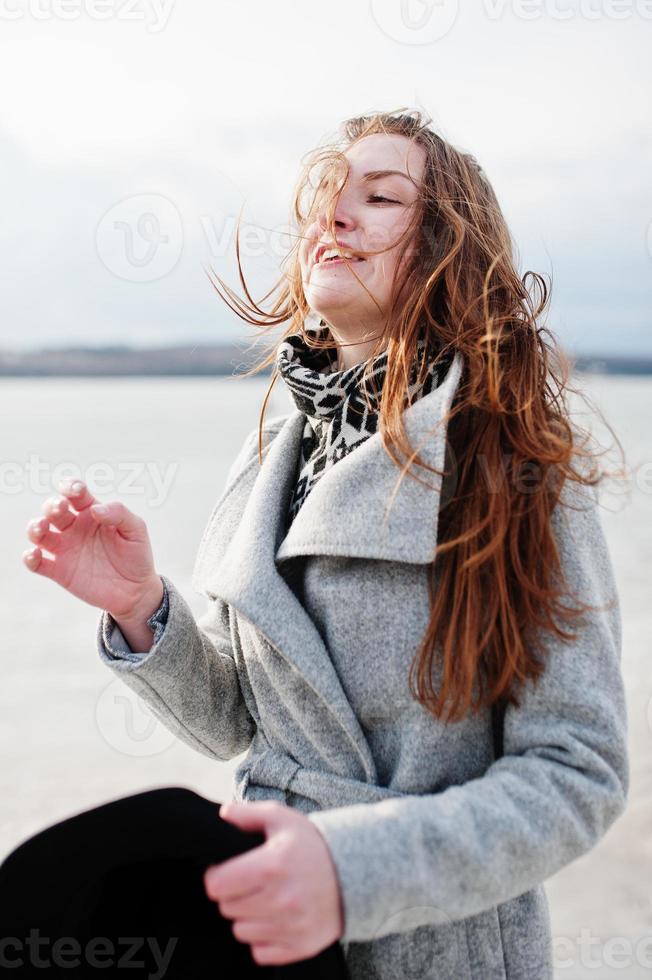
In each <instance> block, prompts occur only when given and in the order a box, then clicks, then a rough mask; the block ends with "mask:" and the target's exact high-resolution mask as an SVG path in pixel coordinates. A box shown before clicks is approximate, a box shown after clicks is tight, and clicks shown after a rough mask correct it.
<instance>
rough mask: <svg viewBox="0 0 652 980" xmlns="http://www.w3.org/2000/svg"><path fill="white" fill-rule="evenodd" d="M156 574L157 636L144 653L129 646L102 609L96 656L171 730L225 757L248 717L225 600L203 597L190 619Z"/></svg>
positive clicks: (243, 744)
mask: <svg viewBox="0 0 652 980" xmlns="http://www.w3.org/2000/svg"><path fill="white" fill-rule="evenodd" d="M161 578H162V579H163V581H164V583H165V586H166V589H167V594H168V603H169V610H168V617H167V622H166V624H165V628H164V630H163V632H162V634H161V635H160V637H159V639H158V640H157V641H156V642H155V643H154V644H153V646H152V647H151V649H150V650H149V651H148V652H146V653H142V652H133V651H131V649H130V647H129V645H128V644H127V642H126V640H125V639H124V637H123V636H122V633H121V632H120V630H119V628H118V626H117V625H115V624H114V625H113V626H112V627H111V626H109V620H108V618H107V617H108V613H107V612H106V610H104V611H103V613H102V616H101V617H100V622H99V624H98V629H97V646H98V652H99V655H100V659H101V660H102V662H103V663H104V664H106V666H107V667H109V668H110V669H111V670H112V671H113V672H114V673H115V674H117V675H118V676H119V677H120V678H121V680H123V681H124V682H125V684H127V685H128V686H129V687H130V688H131V689H132V690H133V691H134V692H135V693H136V694H138V695H139V696H140V697H142V699H143V701H144V702H145V703H146V704H147V705H148V707H149V708H150V709H151V711H152V712H153V714H154V715H155V716H156V717H157V718H158V719H159V720H160V721H161V722H162V723H163V724H164V725H165V726H166V728H168V729H169V730H170V731H172V732H174V734H175V735H177V736H178V738H180V739H181V740H182V741H184V742H186V743H187V744H188V745H190V746H191V747H192V748H193V749H196V750H197V751H198V752H202V753H203V754H204V755H209V756H211V757H212V758H214V759H220V760H221V761H226V760H228V759H232V758H233V757H234V756H236V755H239V754H240V753H241V752H244V751H245V749H247V748H248V746H249V743H250V742H251V740H252V738H253V737H254V734H255V724H254V720H253V718H252V717H251V714H250V713H249V710H248V708H247V706H246V704H245V701H244V699H243V697H242V692H241V690H240V683H239V680H238V674H237V669H236V664H235V660H234V658H233V652H232V648H231V642H230V631H229V612H228V607H227V606H226V604H225V603H223V602H222V601H221V600H217V599H216V600H209V605H208V607H207V609H206V610H205V612H204V613H203V614H202V615H201V616H200V617H199V618H198V619H195V617H194V615H193V613H192V610H191V609H190V607H189V605H188V603H187V602H186V600H185V599H184V598H183V596H182V595H181V593H180V592H179V590H178V589H177V588H176V586H175V585H174V583H173V582H172V581H171V580H170V579H169V578H167V576H165V575H162V576H161ZM107 629H108V630H109V632H110V635H109V638H108V642H106V641H105V635H106V633H105V631H106V630H107ZM111 651H113V652H111Z"/></svg>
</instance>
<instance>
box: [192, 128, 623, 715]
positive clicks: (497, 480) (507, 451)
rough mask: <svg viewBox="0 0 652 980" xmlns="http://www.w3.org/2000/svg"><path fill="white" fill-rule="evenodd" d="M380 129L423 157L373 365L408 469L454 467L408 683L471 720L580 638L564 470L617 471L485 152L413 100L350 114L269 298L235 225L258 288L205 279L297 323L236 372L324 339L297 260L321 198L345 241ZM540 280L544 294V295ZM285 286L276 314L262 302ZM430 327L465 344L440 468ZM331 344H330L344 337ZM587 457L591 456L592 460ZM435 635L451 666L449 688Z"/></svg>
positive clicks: (319, 167)
mask: <svg viewBox="0 0 652 980" xmlns="http://www.w3.org/2000/svg"><path fill="white" fill-rule="evenodd" d="M376 133H390V134H400V135H402V136H405V137H407V138H409V139H411V140H414V141H416V142H417V143H418V144H419V145H420V146H421V147H423V148H424V150H425V153H426V165H425V171H424V176H423V182H422V193H421V195H420V200H419V202H418V203H417V206H416V207H415V209H414V214H413V215H412V217H411V222H410V225H409V227H408V228H407V229H406V231H405V234H404V236H402V242H401V244H402V250H401V257H404V259H405V261H404V262H403V264H402V266H401V273H400V275H398V274H397V276H396V280H395V282H394V283H393V286H392V295H391V298H390V303H389V313H388V316H387V320H386V328H385V332H384V334H383V336H382V337H379V338H378V340H377V342H376V345H375V348H374V351H373V352H372V354H371V355H370V357H369V366H370V365H371V360H372V359H373V357H374V356H375V355H376V354H377V353H379V352H380V351H381V350H384V349H387V351H388V359H387V362H388V363H387V373H386V376H385V381H384V384H383V388H382V397H381V402H380V411H379V420H378V421H379V432H380V434H381V438H382V442H383V446H384V448H385V450H386V451H387V452H388V454H389V456H390V458H391V459H392V461H393V462H394V463H396V464H397V466H399V467H401V473H400V478H402V477H403V476H404V475H405V474H406V473H407V474H409V475H410V476H412V477H413V478H415V479H418V476H416V474H414V473H412V471H411V470H410V463H411V462H414V463H415V465H416V466H421V467H423V468H426V469H428V470H429V471H430V472H435V473H438V475H440V476H442V478H443V480H442V484H441V503H440V513H439V526H438V544H437V548H436V552H435V556H434V559H433V562H432V563H431V565H430V575H429V591H430V621H429V623H428V627H427V629H426V632H425V635H424V637H423V639H422V642H421V644H420V646H419V649H418V650H417V652H416V655H415V657H414V660H413V662H412V664H411V667H410V678H409V681H410V688H411V690H412V693H413V695H414V696H415V697H416V698H417V699H418V700H419V701H420V702H421V704H422V705H423V706H424V707H425V708H426V709H427V710H428V711H430V712H431V713H432V714H433V715H434V716H435V717H436V718H446V720H448V721H457V720H459V719H461V718H462V717H463V716H464V715H465V714H466V713H467V712H468V710H469V709H471V710H472V711H474V712H475V711H478V710H479V709H480V707H481V706H482V705H485V704H492V703H493V702H494V701H500V702H502V703H505V702H506V701H509V702H511V703H513V704H516V705H518V704H519V701H518V688H519V687H520V686H522V685H523V684H524V682H525V681H526V680H527V679H528V678H531V679H532V680H534V681H536V679H537V678H538V677H539V676H540V675H541V673H542V672H543V670H544V668H545V663H544V659H545V658H543V657H541V654H542V653H543V652H544V637H543V633H544V632H546V631H549V632H551V633H552V634H554V635H555V636H556V637H558V638H560V639H563V640H572V639H575V636H576V634H575V633H573V632H571V631H570V630H569V629H568V627H569V626H572V625H573V624H574V623H576V622H578V621H581V617H582V616H583V614H584V612H585V611H587V610H589V609H592V608H596V607H594V606H591V605H589V604H588V603H584V602H579V603H578V604H577V605H575V606H573V605H571V604H569V603H568V602H567V600H568V598H569V596H570V597H571V598H575V597H573V596H571V595H570V593H569V589H568V583H567V582H566V580H565V578H564V576H563V570H562V567H561V563H560V560H559V554H558V550H557V546H556V543H555V536H554V533H553V529H552V524H551V515H552V511H553V509H554V507H555V505H556V504H557V502H558V501H559V500H560V494H561V491H562V487H563V485H564V483H565V481H566V480H573V481H575V482H577V483H581V484H585V485H590V486H595V485H596V484H597V483H598V482H599V481H600V480H602V479H603V478H604V477H605V476H607V475H609V472H608V471H607V470H603V471H601V470H600V468H599V466H598V465H597V463H596V462H595V457H596V456H597V455H598V453H597V451H596V450H594V449H592V448H591V447H590V441H591V438H592V437H591V435H590V433H588V432H586V431H584V430H582V429H580V428H579V427H577V426H576V425H575V424H574V423H573V422H571V417H570V411H569V405H568V398H567V394H568V392H573V393H574V394H577V395H581V397H582V398H584V399H585V400H587V398H586V395H585V394H584V393H583V392H579V391H578V390H577V389H576V388H573V387H571V386H570V384H569V377H570V373H571V370H572V364H571V361H570V359H569V358H568V356H567V355H566V354H565V353H564V352H563V351H562V349H561V348H560V347H559V345H558V344H557V342H556V340H555V338H554V336H553V335H552V334H551V333H550V332H549V331H548V330H547V329H546V328H545V327H544V326H542V325H541V324H540V318H541V316H542V314H543V313H544V311H545V309H546V307H547V305H548V302H549V290H548V287H547V286H546V282H545V280H544V278H543V276H541V275H540V274H539V273H534V272H526V273H525V275H524V276H523V277H522V278H521V277H519V274H518V272H517V269H516V260H515V258H514V245H513V242H512V238H511V235H510V232H509V230H508V227H507V223H506V220H505V218H504V215H503V213H502V211H501V209H500V206H499V204H498V201H497V199H496V195H495V193H494V191H493V189H492V187H491V185H490V183H489V180H488V179H487V176H486V175H485V173H484V171H483V170H482V168H481V167H480V166H479V164H478V163H477V162H476V159H475V158H474V157H473V156H472V155H471V154H470V153H467V152H462V151H461V150H458V149H456V148H455V147H453V146H452V145H451V144H450V143H449V142H448V141H446V140H445V139H443V137H442V136H440V135H438V134H437V133H436V132H435V131H434V130H433V128H432V127H431V124H430V120H427V119H424V118H423V116H422V114H421V113H420V112H418V111H406V110H404V109H401V110H396V111H395V112H382V113H374V114H372V115H368V116H361V117H356V118H353V119H349V120H347V121H346V122H344V123H343V125H342V127H341V131H340V134H339V136H338V138H337V139H336V140H335V141H332V142H331V143H330V144H328V145H326V146H320V147H318V148H317V149H316V150H314V151H312V152H311V153H310V154H308V155H307V157H306V158H304V160H303V161H302V162H303V171H302V173H301V175H300V177H299V180H298V183H297V185H296V188H295V193H294V199H293V205H292V208H293V217H294V224H296V239H295V241H294V244H293V245H292V247H291V248H290V250H289V252H288V255H287V256H286V257H285V259H284V263H285V264H286V266H287V267H286V268H285V269H284V271H283V274H282V276H281V278H280V279H279V281H278V282H277V283H276V285H275V286H274V287H273V289H272V290H270V291H269V292H268V293H267V294H266V295H265V296H264V297H263V299H262V300H261V303H258V302H256V301H255V300H254V299H253V298H252V296H251V294H250V292H249V289H248V287H247V284H246V282H245V278H244V274H243V270H242V265H241V262H240V240H239V234H238V235H237V236H236V257H237V262H238V270H239V277H240V282H241V284H242V288H243V291H244V295H245V298H244V299H243V298H240V297H239V296H238V295H237V294H236V293H235V292H234V290H232V289H231V288H230V287H228V286H227V285H226V284H225V283H224V282H223V280H222V279H221V278H220V277H219V276H217V275H216V274H214V273H213V275H211V273H210V272H209V278H210V279H211V282H212V284H213V286H214V287H215V289H216V290H217V292H218V294H219V295H220V296H221V298H222V299H223V300H224V302H226V303H227V305H228V306H230V308H231V309H232V310H233V311H234V312H235V313H237V314H238V316H240V317H241V318H242V319H244V320H245V321H246V322H248V323H250V324H252V325H254V326H256V327H258V328H260V329H261V330H262V332H264V333H267V332H269V331H271V330H273V329H274V328H275V327H276V326H279V325H281V324H288V325H287V327H286V328H285V331H284V333H283V334H282V336H281V337H280V338H276V339H275V341H274V343H273V345H272V347H271V349H270V350H269V351H268V353H267V355H266V356H265V357H264V358H263V359H261V360H260V361H259V362H258V364H256V365H255V366H254V367H253V368H252V369H251V370H250V371H247V372H246V373H244V374H240V375H238V377H249V376H250V375H252V374H255V373H257V372H259V371H261V370H263V369H264V368H265V367H267V366H268V365H270V364H272V363H273V362H274V359H275V353H276V349H277V345H278V343H279V342H280V340H283V339H284V338H285V337H287V336H289V335H290V334H294V333H300V334H301V335H302V336H303V338H304V340H305V342H306V343H307V344H311V345H312V346H315V339H314V336H315V335H314V333H313V334H312V337H308V336H307V335H306V331H305V328H304V324H305V322H306V318H307V316H308V314H309V313H310V312H311V311H310V308H309V306H308V303H307V301H306V298H305V295H304V292H303V288H302V283H301V269H300V264H299V258H298V254H297V253H298V246H299V243H300V240H301V236H302V232H303V230H304V229H305V228H306V225H307V222H308V221H309V220H310V219H311V216H312V215H313V214H314V208H315V207H316V206H317V203H318V202H321V203H322V204H323V202H324V201H326V210H327V217H328V229H329V231H330V235H331V238H330V241H334V240H337V235H336V229H335V223H334V213H335V208H336V204H337V198H338V195H339V192H340V191H341V189H342V187H343V186H344V182H345V180H346V176H347V173H348V165H347V162H346V158H345V156H344V154H343V151H344V150H345V149H346V148H347V147H349V146H351V145H352V144H353V143H354V142H355V141H357V140H359V139H362V138H364V137H365V136H369V135H372V134H376ZM391 244H395V243H391ZM380 251H383V249H382V248H381V249H378V250H367V251H362V250H359V252H358V254H360V255H361V256H365V255H371V254H378V252H380ZM350 268H351V271H353V268H352V267H350ZM354 274H355V273H354ZM530 277H531V279H532V285H531V287H530V288H528V278H530ZM216 280H217V283H219V286H218V285H217V283H216ZM359 281H360V280H359ZM219 287H221V288H222V290H223V291H221V290H220V288H219ZM537 292H538V294H539V295H538V302H535V296H534V295H531V293H533V294H536V293H537ZM275 294H276V298H275V299H273V300H272V301H271V302H270V303H269V308H268V309H264V308H263V306H262V303H264V302H266V301H267V300H268V299H269V298H270V297H273V296H274V295H275ZM322 323H323V321H322ZM422 330H425V331H426V333H427V336H428V338H429V340H431V341H432V349H433V350H434V351H435V352H436V354H435V356H436V358H443V357H445V356H446V355H447V354H448V355H450V352H452V351H458V352H460V353H461V354H462V355H463V371H462V376H461V378H460V383H459V386H458V390H457V392H456V396H455V399H454V400H453V404H452V405H451V407H450V411H449V413H448V415H447V425H448V428H447V458H446V463H445V466H444V470H443V472H441V473H440V471H437V470H435V469H433V468H432V467H430V466H428V465H427V464H426V463H425V462H423V461H422V460H421V458H420V457H419V456H418V454H417V453H416V452H415V451H413V448H412V446H411V445H410V443H409V441H408V439H407V435H406V432H405V429H404V425H403V419H402V415H403V410H404V408H405V407H406V405H407V387H408V380H409V379H408V375H409V368H410V365H411V364H412V363H413V362H414V358H415V356H416V346H417V340H418V338H419V335H420V332H421V331H422ZM331 338H332V335H331ZM322 346H330V347H333V346H334V340H331V342H330V343H328V344H326V345H322ZM424 367H425V364H424ZM277 377H278V371H277V370H276V368H274V370H273V373H272V381H271V384H270V386H269V388H268V391H267V394H266V396H265V399H264V402H263V405H262V408H261V413H260V428H259V454H261V455H260V456H259V458H260V459H262V434H263V421H264V415H265V408H266V405H267V401H268V399H269V395H270V393H271V390H272V387H273V385H274V383H275V382H276V380H277ZM365 377H366V372H365ZM600 415H601V413H600ZM601 417H602V416H601ZM607 427H608V428H609V430H610V431H611V432H612V434H614V433H613V430H611V427H610V426H608V423H607ZM614 437H615V440H616V443H617V444H618V446H619V448H620V451H621V454H622V446H621V444H620V442H619V440H618V438H617V436H615V434H614ZM401 454H403V457H404V458H405V459H406V461H407V462H406V463H405V465H403V463H402V461H401ZM623 455H624V454H623ZM575 459H579V460H582V461H583V462H582V463H581V465H580V466H579V467H578V468H575V467H574V466H573V463H574V461H575ZM588 461H592V465H590V466H587V465H586V464H587V462H588ZM533 481H534V483H535V486H534V487H533V485H532V483H533ZM496 488H498V490H497V489H496ZM534 490H536V492H533V491H534ZM560 505H561V504H560ZM437 647H439V648H440V653H439V655H440V656H441V658H442V661H441V675H440V676H441V683H440V685H439V690H437V691H435V690H434V689H433V684H432V667H433V663H434V658H435V655H436V649H437ZM476 686H477V687H476Z"/></svg>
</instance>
